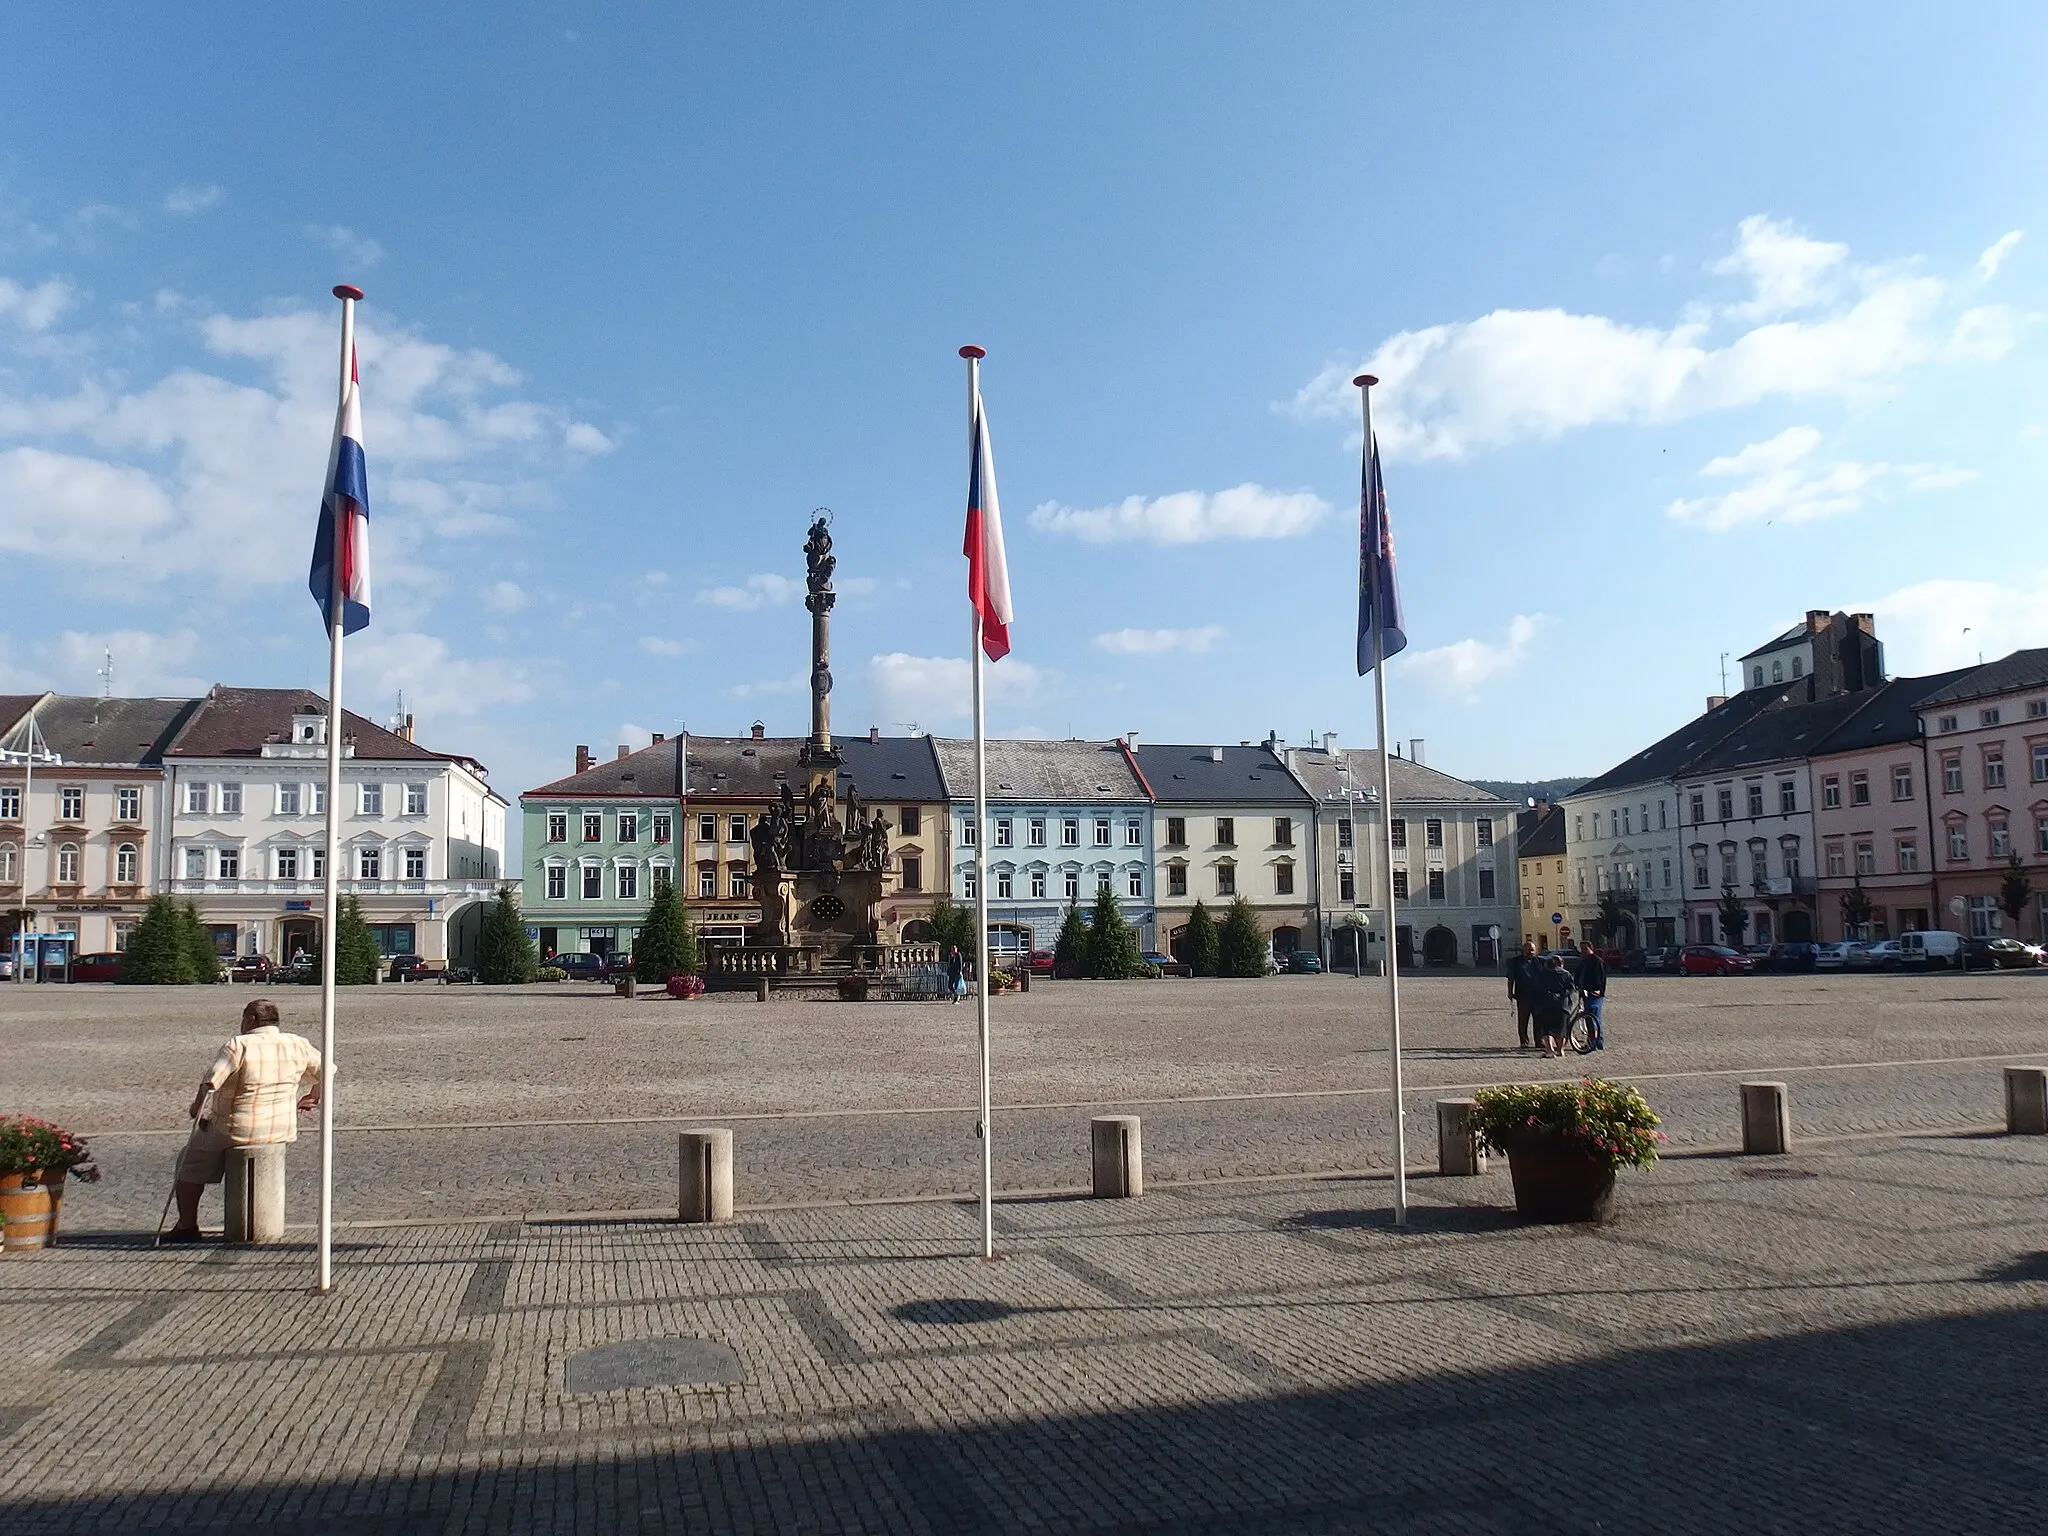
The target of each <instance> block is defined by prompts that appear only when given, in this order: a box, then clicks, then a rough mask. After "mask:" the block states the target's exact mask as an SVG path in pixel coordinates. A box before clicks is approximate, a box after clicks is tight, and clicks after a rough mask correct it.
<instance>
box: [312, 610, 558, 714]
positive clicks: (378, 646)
mask: <svg viewBox="0 0 2048 1536" xmlns="http://www.w3.org/2000/svg"><path fill="white" fill-rule="evenodd" d="M348 665H349V672H350V675H351V677H352V678H353V679H354V680H355V682H356V683H361V682H362V681H363V680H365V679H367V680H369V683H370V687H369V689H368V690H367V691H368V692H369V693H370V694H372V695H373V696H375V697H379V698H389V697H391V696H392V695H394V694H396V693H398V692H400V691H403V692H404V694H405V698H406V705H407V707H408V708H410V709H412V710H414V711H415V712H417V713H419V714H422V715H474V714H476V713H478V712H479V711H481V710H486V709H491V708H493V707H495V706H497V705H500V704H524V703H525V702H526V701H527V700H529V699H531V698H532V697H533V695H534V688H533V683H532V681H531V679H530V678H529V676H528V673H527V668H526V667H525V665H523V664H522V663H520V662H516V661H511V660H508V659H505V658H502V657H492V658H486V659H483V660H471V659H469V658H466V657H459V656H455V655H452V654H450V652H449V649H448V642H447V641H445V640H443V639H441V638H440V637H438V636H436V635H425V634H419V633H392V632H385V631H380V630H379V629H378V628H377V627H376V626H375V625H372V626H371V627H370V628H369V629H367V630H365V631H364V632H363V633H362V634H360V635H358V636H356V637H355V638H354V639H353V640H351V641H349V645H348Z"/></svg>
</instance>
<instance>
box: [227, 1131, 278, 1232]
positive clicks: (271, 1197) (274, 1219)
mask: <svg viewBox="0 0 2048 1536" xmlns="http://www.w3.org/2000/svg"><path fill="white" fill-rule="evenodd" d="M284 1149H285V1143H283V1142H281V1141H280V1142H274V1143H272V1144H271V1145H269V1146H263V1147H230V1148H228V1161H227V1174H226V1176H225V1177H224V1178H223V1179H222V1180H221V1192H222V1196H223V1200H224V1203H225V1205H226V1208H227V1215H226V1221H225V1223H224V1225H225V1227H226V1229H227V1231H226V1237H227V1240H228V1241H229V1242H231V1243H276V1242H282V1241H283V1240H284Z"/></svg>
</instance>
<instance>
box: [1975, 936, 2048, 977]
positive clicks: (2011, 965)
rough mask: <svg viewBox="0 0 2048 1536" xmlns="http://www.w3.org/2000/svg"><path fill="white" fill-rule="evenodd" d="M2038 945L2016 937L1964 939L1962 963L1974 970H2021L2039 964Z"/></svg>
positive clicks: (2029, 968)
mask: <svg viewBox="0 0 2048 1536" xmlns="http://www.w3.org/2000/svg"><path fill="white" fill-rule="evenodd" d="M2039 954H2040V948H2039V946H2038V945H2033V944H2022V943H2021V942H2020V941H2019V940H2018V939H1965V940H1964V941H1963V960H1964V963H1965V964H1966V965H1968V966H1970V967H1971V968H1972V969H1976V970H1986V971H2021V970H2031V969H2032V968H2033V967H2034V966H2036V965H2038V964H2040V960H2039V958H2038V956H2039Z"/></svg>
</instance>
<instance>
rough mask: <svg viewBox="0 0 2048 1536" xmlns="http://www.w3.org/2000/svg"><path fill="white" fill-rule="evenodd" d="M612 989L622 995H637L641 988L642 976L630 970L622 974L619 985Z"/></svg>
mask: <svg viewBox="0 0 2048 1536" xmlns="http://www.w3.org/2000/svg"><path fill="white" fill-rule="evenodd" d="M612 990H613V991H615V992H617V993H618V994H619V996H621V997H633V996H635V995H637V994H638V992H639V990H640V978H639V977H637V976H635V975H633V974H632V973H631V972H630V971H629V972H627V973H626V974H625V975H624V976H621V977H620V978H619V982H618V985H617V986H616V987H614V988H613V989H612Z"/></svg>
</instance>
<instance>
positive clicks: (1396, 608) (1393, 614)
mask: <svg viewBox="0 0 2048 1536" xmlns="http://www.w3.org/2000/svg"><path fill="white" fill-rule="evenodd" d="M1374 629H1378V630H1379V632H1380V646H1381V649H1380V654H1381V655H1382V656H1392V655H1393V654H1394V653H1395V652H1396V651H1399V650H1403V649H1405V648H1406V647H1407V644H1408V631H1407V629H1406V628H1405V627H1403V624H1402V620H1401V588H1400V584H1399V583H1398V582H1396V581H1395V579H1394V525H1393V524H1392V523H1391V522H1389V521H1388V520H1387V488H1386V486H1385V485H1383V484H1382V483H1381V481H1380V444H1379V439H1378V438H1377V437H1375V438H1374V439H1373V441H1372V443H1371V446H1370V447H1369V448H1368V450H1367V452H1366V457H1365V484H1364V486H1363V487H1362V489H1361V490H1360V493H1359V498H1358V675H1359V676H1360V677H1363V676H1365V674H1366V673H1368V672H1370V671H1371V670H1372V653H1373V643H1372V632H1373V630H1374Z"/></svg>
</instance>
